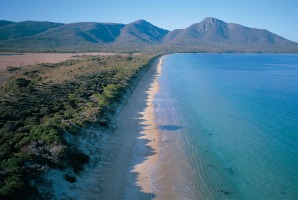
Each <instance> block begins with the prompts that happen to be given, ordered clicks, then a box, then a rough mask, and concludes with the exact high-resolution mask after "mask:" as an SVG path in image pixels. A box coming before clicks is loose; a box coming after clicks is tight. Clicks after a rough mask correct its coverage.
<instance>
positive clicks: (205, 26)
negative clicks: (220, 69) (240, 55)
mask: <svg viewBox="0 0 298 200" xmlns="http://www.w3.org/2000/svg"><path fill="white" fill-rule="evenodd" d="M164 44H165V45H166V46H173V47H177V46H179V47H180V48H182V47H183V48H182V49H185V48H187V49H188V50H192V51H196V50H202V51H204V50H207V51H243V52H257V51H264V52H274V51H277V52H278V51H282V52H283V51H284V52H286V51H287V50H290V51H291V50H295V48H296V50H297V45H298V44H297V43H294V42H291V41H289V40H287V39H285V38H282V37H280V36H278V35H276V34H273V33H271V32H269V31H267V30H263V29H256V28H248V27H245V26H242V25H239V24H233V23H225V22H224V21H221V20H218V19H216V18H211V17H208V18H206V19H204V20H203V21H202V22H200V23H196V24H193V25H191V26H189V27H187V28H186V29H178V30H174V31H172V32H170V33H169V34H168V35H167V36H166V37H165V38H164Z"/></svg>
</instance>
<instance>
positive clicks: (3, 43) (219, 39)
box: [0, 17, 298, 53]
mask: <svg viewBox="0 0 298 200" xmlns="http://www.w3.org/2000/svg"><path fill="white" fill-rule="evenodd" d="M0 51H19V52H85V51H103V52H163V53H170V52H271V53H298V44H297V43H295V42H292V41H290V40H287V39H285V38H283V37H281V36H278V35H276V34H274V33H271V32H269V31H268V30H264V29H256V28H249V27H245V26H242V25H240V24H234V23H226V22H224V21H222V20H218V19H216V18H211V17H208V18H206V19H204V20H203V21H202V22H199V23H195V24H193V25H191V26H189V27H187V28H185V29H176V30H173V31H168V30H165V29H162V28H159V27H157V26H154V25H153V24H151V23H149V22H147V21H145V20H138V21H135V22H132V23H130V24H115V23H95V22H81V23H71V24H60V23H51V22H32V21H26V22H9V21H0Z"/></svg>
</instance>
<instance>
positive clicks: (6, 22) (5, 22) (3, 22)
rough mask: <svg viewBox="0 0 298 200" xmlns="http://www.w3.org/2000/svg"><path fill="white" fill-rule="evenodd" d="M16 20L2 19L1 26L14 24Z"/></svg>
mask: <svg viewBox="0 0 298 200" xmlns="http://www.w3.org/2000/svg"><path fill="white" fill-rule="evenodd" d="M13 23H15V22H11V21H7V20H0V27H1V26H6V25H9V24H13Z"/></svg>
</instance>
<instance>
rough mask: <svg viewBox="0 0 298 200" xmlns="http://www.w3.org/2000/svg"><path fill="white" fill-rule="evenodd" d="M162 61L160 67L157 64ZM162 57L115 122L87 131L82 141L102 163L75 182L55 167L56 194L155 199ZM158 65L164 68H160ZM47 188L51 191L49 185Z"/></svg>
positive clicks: (120, 109)
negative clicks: (157, 96) (156, 101)
mask: <svg viewBox="0 0 298 200" xmlns="http://www.w3.org/2000/svg"><path fill="white" fill-rule="evenodd" d="M158 64H159V65H158ZM160 64H161V56H158V57H156V58H153V60H151V62H150V63H149V66H148V67H146V68H147V69H144V71H143V72H140V73H141V74H140V78H137V80H135V83H132V84H134V86H133V87H132V88H131V89H130V91H129V92H128V93H127V94H126V95H127V96H126V97H125V98H124V100H123V102H122V103H121V104H120V105H119V107H118V108H117V111H116V113H115V117H113V119H112V121H113V125H112V127H111V128H110V129H109V130H106V131H103V130H100V129H97V128H96V127H90V128H88V129H85V130H84V131H83V133H82V134H81V135H82V137H81V139H79V138H77V142H79V143H78V144H82V145H83V146H86V148H87V149H86V151H90V153H91V155H92V156H91V157H93V156H95V157H97V158H96V159H97V161H95V162H92V163H89V164H88V166H85V170H84V171H83V172H82V173H81V174H80V175H78V176H77V177H76V178H77V181H76V182H75V183H72V184H69V183H67V182H65V180H63V173H64V172H63V171H59V170H53V171H51V172H50V173H49V174H48V178H47V179H48V180H49V181H50V182H51V180H53V181H55V184H54V185H53V186H52V187H53V188H52V192H51V193H53V194H54V198H59V197H61V196H64V197H65V198H69V199H99V198H100V199H152V198H153V197H154V194H153V192H152V189H151V173H152V171H153V168H154V166H155V164H156V162H157V160H158V159H159V154H158V153H159V149H158V148H159V144H158V142H157V138H158V133H157V131H156V130H155V123H154V116H153V104H152V100H153V98H154V94H155V93H156V92H157V91H158V89H159V87H158V85H157V84H156V83H157V76H158V72H160V66H161V65H160ZM158 66H159V67H158ZM158 69H159V70H158ZM45 190H47V189H46V188H45Z"/></svg>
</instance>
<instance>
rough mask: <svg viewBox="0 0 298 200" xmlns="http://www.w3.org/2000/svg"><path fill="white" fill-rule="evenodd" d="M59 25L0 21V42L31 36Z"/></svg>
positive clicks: (59, 24)
mask: <svg viewBox="0 0 298 200" xmlns="http://www.w3.org/2000/svg"><path fill="white" fill-rule="evenodd" d="M61 25H62V24H61V23H53V22H35V21H25V22H19V23H14V22H9V21H0V40H8V39H14V38H23V37H27V36H32V35H36V34H38V33H42V32H44V31H46V30H48V29H50V28H55V27H58V26H61Z"/></svg>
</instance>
